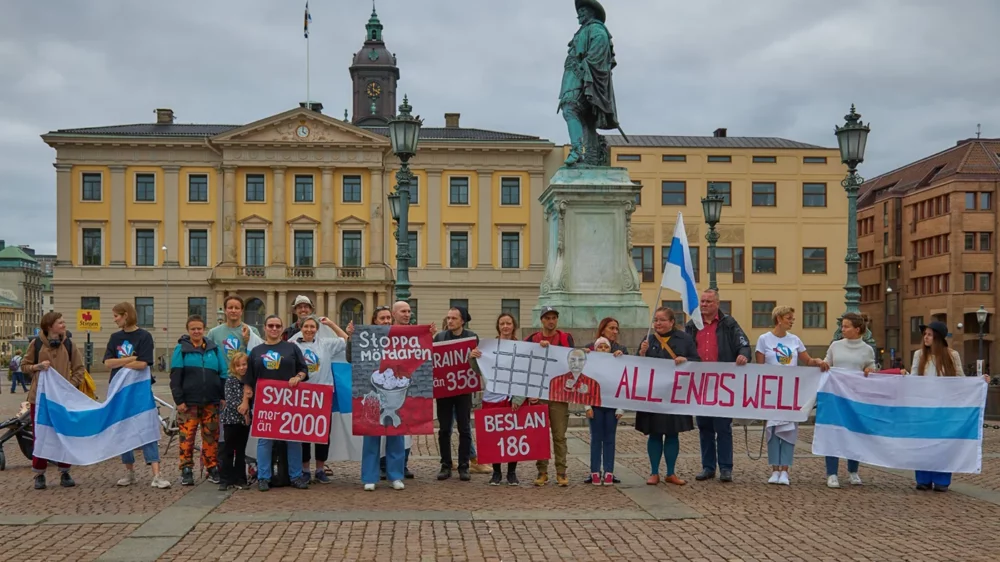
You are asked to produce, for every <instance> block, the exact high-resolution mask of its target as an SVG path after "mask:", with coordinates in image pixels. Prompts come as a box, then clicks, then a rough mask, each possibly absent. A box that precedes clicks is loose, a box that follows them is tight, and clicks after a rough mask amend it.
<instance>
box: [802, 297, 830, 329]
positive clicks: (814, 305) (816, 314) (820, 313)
mask: <svg viewBox="0 0 1000 562" xmlns="http://www.w3.org/2000/svg"><path fill="white" fill-rule="evenodd" d="M802 326H803V327H804V328H806V329H815V328H826V303H825V302H816V301H812V302H809V301H807V302H804V303H802Z"/></svg>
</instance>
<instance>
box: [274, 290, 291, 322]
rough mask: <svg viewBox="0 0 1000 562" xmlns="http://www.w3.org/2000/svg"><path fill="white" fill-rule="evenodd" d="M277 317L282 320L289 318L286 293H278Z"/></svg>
mask: <svg viewBox="0 0 1000 562" xmlns="http://www.w3.org/2000/svg"><path fill="white" fill-rule="evenodd" d="M277 315H278V316H280V317H281V318H282V319H287V318H289V317H290V315H289V314H288V291H278V312H277Z"/></svg>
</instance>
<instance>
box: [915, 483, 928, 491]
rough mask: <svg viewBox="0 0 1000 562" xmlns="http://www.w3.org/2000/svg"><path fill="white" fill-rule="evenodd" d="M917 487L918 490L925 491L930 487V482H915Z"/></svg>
mask: <svg viewBox="0 0 1000 562" xmlns="http://www.w3.org/2000/svg"><path fill="white" fill-rule="evenodd" d="M917 489H918V490H920V491H921V492H926V491H928V490H930V489H931V485H930V484H917Z"/></svg>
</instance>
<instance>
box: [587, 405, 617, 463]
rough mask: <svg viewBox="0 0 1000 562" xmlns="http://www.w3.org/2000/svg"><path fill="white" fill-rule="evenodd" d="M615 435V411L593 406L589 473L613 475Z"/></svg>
mask: <svg viewBox="0 0 1000 562" xmlns="http://www.w3.org/2000/svg"><path fill="white" fill-rule="evenodd" d="M617 433H618V418H616V417H615V409H614V408H602V407H600V406H595V407H594V417H593V419H591V420H590V472H605V473H608V472H610V473H614V471H615V435H616V434H617ZM602 457H603V460H604V463H603V468H604V470H603V471H602V470H601V468H602V463H601V460H602Z"/></svg>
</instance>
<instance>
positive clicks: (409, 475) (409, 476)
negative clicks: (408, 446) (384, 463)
mask: <svg viewBox="0 0 1000 562" xmlns="http://www.w3.org/2000/svg"><path fill="white" fill-rule="evenodd" d="M416 477H417V475H416V474H413V473H412V472H410V469H409V468H405V467H404V468H403V478H406V479H407V480H413V479H414V478H416ZM383 480H385V478H383Z"/></svg>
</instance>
